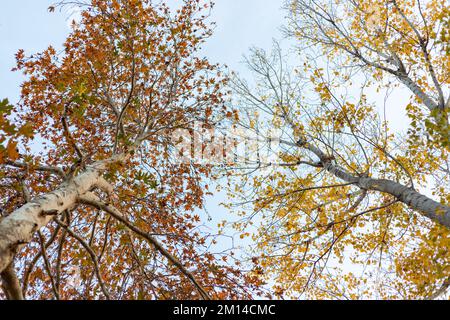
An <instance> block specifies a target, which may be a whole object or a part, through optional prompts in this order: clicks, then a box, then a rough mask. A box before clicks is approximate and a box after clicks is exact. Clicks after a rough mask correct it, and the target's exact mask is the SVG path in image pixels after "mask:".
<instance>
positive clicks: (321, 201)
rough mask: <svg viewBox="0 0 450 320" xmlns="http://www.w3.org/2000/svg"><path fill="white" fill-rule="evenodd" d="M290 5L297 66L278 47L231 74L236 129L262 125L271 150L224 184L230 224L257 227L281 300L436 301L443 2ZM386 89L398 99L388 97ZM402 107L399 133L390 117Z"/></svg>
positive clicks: (446, 282) (444, 80) (442, 239)
mask: <svg viewBox="0 0 450 320" xmlns="http://www.w3.org/2000/svg"><path fill="white" fill-rule="evenodd" d="M287 3H288V5H287V6H286V8H287V10H288V13H289V25H288V27H287V29H286V30H287V32H288V35H290V36H292V37H294V39H295V41H296V43H297V45H298V47H297V49H298V52H299V53H300V54H299V55H298V56H294V57H295V58H297V59H299V60H300V61H299V62H298V66H297V67H296V68H290V66H289V63H287V61H292V60H293V59H292V57H291V59H288V58H287V57H285V56H284V55H283V54H282V52H281V49H280V48H279V47H278V46H276V47H275V50H274V52H273V53H272V54H267V53H265V52H264V51H262V50H254V51H253V53H252V55H251V56H250V57H249V59H248V60H247V62H248V65H249V68H250V70H251V71H252V72H253V74H254V81H255V82H256V85H255V86H252V85H250V84H249V83H248V82H246V81H244V80H242V79H237V80H235V81H234V88H235V93H236V98H237V101H239V106H240V107H241V108H242V109H243V111H244V112H243V113H242V114H247V115H248V117H241V120H240V124H241V125H242V126H244V127H245V128H247V129H249V130H253V131H255V133H256V134H259V136H260V138H259V140H260V141H261V142H263V143H265V144H263V145H261V146H260V147H259V149H260V151H259V153H260V154H263V152H266V151H269V152H270V151H271V150H270V148H272V153H271V154H272V155H271V157H270V158H268V160H265V161H263V160H264V159H262V160H261V159H260V158H256V159H253V163H252V164H253V165H251V164H249V163H246V165H245V166H243V167H242V168H240V171H239V174H240V177H242V180H243V181H242V187H240V186H238V187H237V188H235V189H231V190H230V193H231V194H232V195H233V196H235V197H236V199H238V200H236V202H238V203H239V204H241V206H243V205H247V206H246V207H245V208H244V210H240V211H241V214H242V215H243V216H244V218H245V219H243V220H241V221H239V223H238V224H237V225H236V227H238V228H239V229H241V230H243V232H246V231H245V230H249V229H248V228H247V227H248V226H249V225H250V224H258V225H259V226H260V228H259V229H258V231H257V232H255V233H254V234H253V237H254V238H253V239H254V241H256V245H255V246H254V247H255V248H257V249H256V251H255V252H253V254H254V255H255V258H254V259H253V262H254V263H255V271H256V272H257V273H259V274H260V275H261V276H262V277H265V278H271V277H272V279H275V281H274V282H275V283H276V284H275V289H276V290H275V293H276V294H278V295H279V296H288V297H295V298H298V297H302V298H304V297H308V298H328V299H331V298H332V299H358V298H384V299H393V298H414V299H417V298H437V297H442V296H445V295H444V294H445V292H446V291H447V289H448V288H449V287H450V268H449V265H450V254H449V250H448V247H449V245H450V231H449V230H450V205H449V203H450V197H449V192H450V171H449V148H448V147H449V141H450V140H449V132H450V131H449V130H450V127H449V125H448V120H449V119H448V116H449V107H450V105H449V103H450V87H449V80H450V78H449V75H450V64H449V62H450V55H449V51H448V34H449V33H448V32H449V30H448V17H449V4H448V2H445V1H419V0H411V1H409V0H405V1H400V0H387V1H385V0H380V1H358V0H355V1H354V0H348V1H347V0H344V1H342V0H323V1H322V0H291V1H287ZM290 63H291V62H290ZM399 86H401V88H402V89H400V88H399ZM401 90H403V91H401ZM393 91H394V92H399V94H398V96H403V99H393V98H391V99H389V95H390V94H391V92H393ZM377 92H379V93H377ZM405 92H406V94H405ZM383 93H385V95H383ZM398 96H397V97H398ZM252 110H253V111H252ZM402 110H405V111H406V112H405V113H407V116H408V117H409V120H410V123H405V124H404V128H405V129H406V130H404V131H405V132H401V131H400V130H394V129H393V128H392V126H391V123H390V122H389V121H387V119H393V118H394V117H395V116H396V115H401V114H402ZM274 128H276V129H278V132H276V133H277V135H276V136H274V135H272V134H273V129H274ZM266 129H271V130H272V132H270V131H268V130H266ZM266 132H267V133H266ZM269 142H272V143H273V142H276V143H277V145H275V146H274V145H273V144H271V145H269V146H270V148H269V147H268V144H269ZM274 147H277V149H274ZM242 171H244V173H243V172H242ZM245 209H246V210H245ZM246 233H249V232H248V231H247V232H246ZM244 234H245V233H244Z"/></svg>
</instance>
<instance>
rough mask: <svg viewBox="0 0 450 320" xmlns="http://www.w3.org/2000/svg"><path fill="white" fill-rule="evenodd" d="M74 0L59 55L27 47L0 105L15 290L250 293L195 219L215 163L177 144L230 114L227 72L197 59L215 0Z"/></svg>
mask: <svg viewBox="0 0 450 320" xmlns="http://www.w3.org/2000/svg"><path fill="white" fill-rule="evenodd" d="M68 3H69V2H68ZM70 3H71V4H73V2H70ZM59 5H60V6H62V5H66V3H65V2H62V3H60V4H59ZM76 5H79V6H80V7H81V8H82V9H83V11H82V21H81V22H80V23H78V24H76V23H74V25H73V30H72V32H71V33H70V35H69V36H68V38H67V40H66V42H65V44H64V49H63V51H62V52H57V51H56V50H55V49H54V48H53V47H49V48H48V49H47V50H45V51H44V52H42V53H38V54H34V55H32V56H29V57H27V56H26V55H25V53H24V52H23V51H19V52H18V53H17V67H16V68H15V70H19V71H22V72H23V73H24V74H25V75H26V77H27V80H26V81H25V82H24V83H23V85H22V95H21V100H20V103H19V104H17V105H15V106H12V105H10V104H9V103H8V102H7V101H6V100H5V101H4V102H2V104H1V109H0V112H1V113H2V116H3V117H2V118H1V122H0V125H1V127H0V130H2V132H3V134H2V137H1V140H0V142H1V144H2V149H1V150H0V151H1V157H0V166H1V171H0V199H1V205H2V207H1V218H0V272H1V276H2V284H3V289H4V293H5V295H6V297H8V298H14V299H20V298H23V297H24V296H25V297H30V298H41V299H48V298H55V299H71V298H86V299H93V298H105V299H151V298H158V299H172V298H178V299H188V298H191V299H192V298H201V299H210V298H237V297H240V298H242V297H249V293H248V289H249V288H250V287H252V286H253V279H252V278H251V277H247V276H245V274H243V273H242V272H240V271H239V270H236V269H234V268H233V267H232V266H230V265H228V264H227V263H225V262H224V261H226V258H227V254H222V255H215V254H213V253H212V252H211V251H208V250H207V248H209V247H210V246H211V245H212V243H214V242H215V241H217V240H216V239H215V237H214V235H210V234H205V233H204V231H202V229H201V228H199V226H198V221H199V216H198V215H196V214H195V212H194V209H195V208H199V207H201V206H202V203H203V199H204V196H205V194H206V192H207V191H206V190H207V185H206V183H205V181H206V179H205V178H207V177H208V176H209V173H210V168H209V167H207V166H199V165H194V164H178V163H177V162H176V161H175V160H174V158H175V157H174V149H173V147H172V141H171V139H170V137H171V131H172V130H174V129H177V128H185V127H189V125H190V124H191V123H192V122H193V121H196V120H202V121H206V122H208V119H210V118H213V117H216V116H218V115H222V114H223V112H224V111H225V109H224V107H223V90H222V87H223V84H224V83H225V82H226V78H225V77H224V76H222V75H221V72H220V69H219V66H218V65H213V64H211V63H210V62H208V60H207V59H205V58H201V57H199V56H198V50H199V48H200V46H201V45H202V43H203V42H204V41H205V40H206V39H207V38H208V37H209V36H210V35H211V29H210V26H209V25H208V23H207V21H206V19H207V16H208V10H210V6H211V4H210V3H209V2H202V1H198V0H185V1H183V3H182V5H181V6H180V7H179V8H178V9H177V10H171V9H170V8H169V7H168V6H167V5H165V4H164V3H162V2H161V3H160V2H156V1H150V0H127V1H122V0H92V1H89V2H81V1H80V2H76ZM54 10H55V7H51V8H50V11H54ZM12 118H14V119H12ZM219 258H220V260H221V262H219V261H218V259H219ZM16 269H18V271H19V272H18V273H17V274H16V271H15V270H16ZM19 279H20V280H19Z"/></svg>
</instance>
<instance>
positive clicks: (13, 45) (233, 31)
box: [0, 0, 284, 101]
mask: <svg viewBox="0 0 450 320" xmlns="http://www.w3.org/2000/svg"><path fill="white" fill-rule="evenodd" d="M171 1H177V0H171ZM54 2H55V0H3V1H2V10H1V11H0V39H1V40H2V43H1V46H0V98H6V97H7V98H9V99H10V100H11V101H17V99H18V96H19V90H20V88H19V86H20V82H21V80H22V78H21V76H20V74H17V73H12V72H10V70H11V68H12V67H13V66H14V54H15V53H16V52H17V50H18V49H24V50H25V51H26V52H27V53H29V54H31V53H34V52H39V51H41V50H43V49H45V48H46V47H47V46H48V45H50V44H51V45H53V46H54V47H56V48H58V47H59V46H60V45H61V44H62V43H63V41H64V39H65V37H66V35H67V33H68V32H69V28H68V21H67V15H68V14H67V13H64V12H62V13H60V12H55V13H49V12H48V11H47V8H48V7H49V6H50V5H51V4H53V3H54ZM282 3H283V1H282V0H217V1H216V7H215V9H214V11H213V17H212V20H213V21H216V22H217V28H216V32H215V34H214V36H213V38H212V39H210V41H209V42H208V43H207V44H206V45H205V51H204V53H205V55H207V56H208V57H209V58H210V59H211V60H212V61H214V62H220V63H226V64H227V65H228V66H230V67H231V68H232V69H234V70H239V71H242V70H244V68H243V66H242V65H240V63H239V62H240V61H241V60H242V55H243V54H245V53H246V52H247V50H248V48H249V47H251V46H253V45H255V46H258V47H262V48H266V49H269V48H270V47H271V43H272V39H273V38H279V37H280V32H279V27H280V26H281V25H282V23H283V20H284V19H283V16H284V13H283V11H282V10H280V7H281V5H282Z"/></svg>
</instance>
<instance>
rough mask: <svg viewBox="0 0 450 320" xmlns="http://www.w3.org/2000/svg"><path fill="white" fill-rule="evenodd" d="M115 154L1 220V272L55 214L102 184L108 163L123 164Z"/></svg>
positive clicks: (119, 156) (74, 203) (121, 156)
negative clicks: (22, 246)
mask: <svg viewBox="0 0 450 320" xmlns="http://www.w3.org/2000/svg"><path fill="white" fill-rule="evenodd" d="M125 159H126V156H125V155H118V156H115V157H113V158H111V159H108V160H105V161H99V162H96V163H94V164H93V165H91V166H89V167H88V168H87V169H86V170H85V171H84V172H83V173H81V174H79V175H78V176H76V177H75V178H73V179H71V180H70V181H68V182H65V183H63V184H61V185H60V186H59V188H57V189H56V190H54V191H52V192H49V193H47V194H44V195H42V196H40V197H37V198H36V199H33V200H32V201H31V202H29V203H27V204H25V205H24V206H22V207H20V208H19V209H17V210H15V211H14V212H12V213H11V214H10V215H9V216H7V217H6V218H4V219H3V220H1V221H0V272H3V271H4V270H5V269H6V267H7V266H8V265H9V264H10V263H11V261H12V259H13V257H14V255H15V253H16V252H17V250H18V249H19V248H20V247H21V245H24V244H26V243H28V242H30V241H31V239H32V237H33V234H34V233H35V232H36V231H38V230H39V229H41V228H42V227H44V226H46V225H47V224H48V223H49V222H50V221H51V220H52V219H53V218H54V216H55V215H57V214H60V213H62V212H64V211H65V210H68V209H71V208H73V207H74V206H75V205H76V203H77V200H78V197H79V196H81V195H83V194H84V193H86V192H88V191H90V189H91V188H94V187H96V186H99V185H104V183H103V180H102V177H101V175H102V172H103V171H104V170H105V169H106V168H107V165H108V164H110V163H115V162H120V161H124V160H125Z"/></svg>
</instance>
